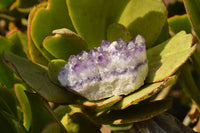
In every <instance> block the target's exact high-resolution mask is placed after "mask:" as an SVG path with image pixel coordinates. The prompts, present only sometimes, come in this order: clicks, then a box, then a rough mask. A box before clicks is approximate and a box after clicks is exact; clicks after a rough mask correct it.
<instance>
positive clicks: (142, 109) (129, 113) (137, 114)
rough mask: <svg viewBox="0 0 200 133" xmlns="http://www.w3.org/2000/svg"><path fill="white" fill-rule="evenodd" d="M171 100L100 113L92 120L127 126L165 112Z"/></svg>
mask: <svg viewBox="0 0 200 133" xmlns="http://www.w3.org/2000/svg"><path fill="white" fill-rule="evenodd" d="M170 106H171V100H162V101H155V102H149V103H141V104H137V105H132V106H130V107H128V108H126V109H124V110H110V111H107V112H104V113H101V114H100V115H98V116H97V117H95V118H94V120H95V121H96V122H98V123H101V124H109V125H110V124H127V123H133V122H139V121H144V120H148V119H151V118H152V117H154V116H156V115H159V114H161V113H163V112H164V111H166V110H167V109H168V108H169V107H170Z"/></svg>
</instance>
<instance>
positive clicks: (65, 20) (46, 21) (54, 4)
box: [30, 0, 74, 59]
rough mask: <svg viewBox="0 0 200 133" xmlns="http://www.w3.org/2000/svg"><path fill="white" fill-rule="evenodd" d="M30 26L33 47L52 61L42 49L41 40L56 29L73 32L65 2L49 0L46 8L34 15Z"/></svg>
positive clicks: (49, 55)
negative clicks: (65, 29)
mask: <svg viewBox="0 0 200 133" xmlns="http://www.w3.org/2000/svg"><path fill="white" fill-rule="evenodd" d="M61 14H62V15H61ZM30 26H31V27H30V32H31V37H32V39H33V42H34V43H35V46H36V47H37V48H38V49H39V50H40V52H42V53H43V55H44V56H45V57H46V58H48V59H53V58H54V57H53V56H52V55H51V54H49V52H47V51H46V49H45V48H44V47H43V45H42V43H43V40H44V39H45V38H46V37H47V36H51V35H53V34H52V31H53V30H56V29H60V28H68V29H70V30H72V31H74V28H73V25H72V23H71V20H70V18H69V15H68V9H67V5H66V0H49V2H48V6H47V8H44V7H39V8H38V9H37V10H36V11H35V13H34V16H33V18H32V20H31V24H30Z"/></svg>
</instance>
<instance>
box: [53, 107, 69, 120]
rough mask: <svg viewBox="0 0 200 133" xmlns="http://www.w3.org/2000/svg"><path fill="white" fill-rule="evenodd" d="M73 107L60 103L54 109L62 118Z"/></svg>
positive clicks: (57, 116)
mask: <svg viewBox="0 0 200 133" xmlns="http://www.w3.org/2000/svg"><path fill="white" fill-rule="evenodd" d="M70 112H71V108H70V107H69V106H68V105H60V106H58V107H57V108H56V109H54V114H55V116H56V118H58V120H61V119H62V118H63V116H64V115H65V114H66V113H70Z"/></svg>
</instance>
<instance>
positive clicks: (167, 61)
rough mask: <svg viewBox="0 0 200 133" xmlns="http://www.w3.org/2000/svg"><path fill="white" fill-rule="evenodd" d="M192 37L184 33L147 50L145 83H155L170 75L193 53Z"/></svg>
mask: <svg viewBox="0 0 200 133" xmlns="http://www.w3.org/2000/svg"><path fill="white" fill-rule="evenodd" d="M195 49H196V45H195V46H193V47H192V35H191V34H186V33H185V32H184V31H181V32H179V33H178V34H176V35H175V36H174V37H172V38H171V39H169V40H167V41H165V42H163V43H162V44H160V45H157V46H155V47H153V48H151V49H148V50H147V58H148V61H149V74H148V77H147V82H157V81H161V80H163V79H166V78H167V77H169V76H170V75H172V74H173V73H174V72H175V71H176V70H177V69H178V68H179V67H180V66H181V65H182V64H183V63H184V62H185V61H186V60H187V59H188V58H189V57H190V56H191V55H192V53H193V52H194V50H195Z"/></svg>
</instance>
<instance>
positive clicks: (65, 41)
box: [43, 29, 87, 60]
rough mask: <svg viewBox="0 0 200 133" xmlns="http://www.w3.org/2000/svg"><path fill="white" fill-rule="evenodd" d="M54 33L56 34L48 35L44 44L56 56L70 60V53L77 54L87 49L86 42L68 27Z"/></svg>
mask: <svg viewBox="0 0 200 133" xmlns="http://www.w3.org/2000/svg"><path fill="white" fill-rule="evenodd" d="M53 33H56V35H55V36H50V37H47V38H46V39H45V40H44V41H43V45H44V48H45V49H46V50H47V51H48V52H49V53H50V54H52V55H53V56H55V57H56V58H59V59H64V60H68V58H69V57H70V55H76V54H78V53H80V52H81V51H82V50H86V49H87V44H86V42H85V41H84V40H83V39H81V38H80V37H79V36H78V35H77V34H76V33H74V32H72V31H70V30H68V29H59V30H54V31H53Z"/></svg>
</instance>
